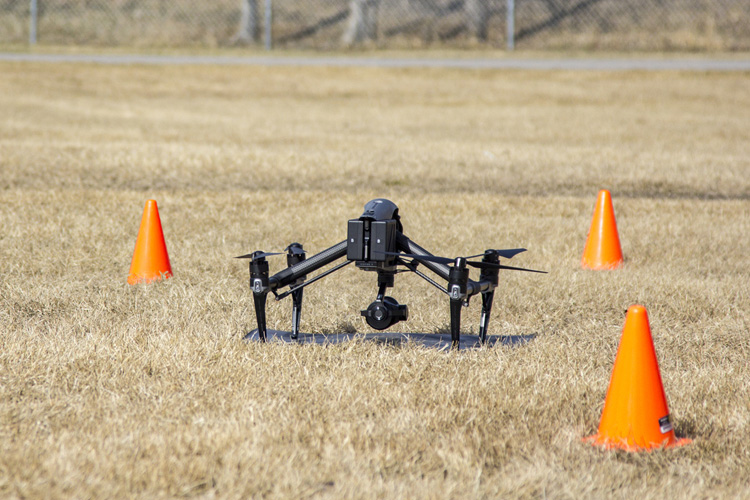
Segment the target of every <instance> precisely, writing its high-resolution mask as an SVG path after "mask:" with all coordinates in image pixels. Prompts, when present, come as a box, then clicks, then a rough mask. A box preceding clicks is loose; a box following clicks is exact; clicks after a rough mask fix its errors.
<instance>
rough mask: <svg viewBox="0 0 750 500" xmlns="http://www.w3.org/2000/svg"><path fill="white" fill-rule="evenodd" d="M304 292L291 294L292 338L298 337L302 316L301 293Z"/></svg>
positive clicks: (296, 291) (299, 291) (298, 291)
mask: <svg viewBox="0 0 750 500" xmlns="http://www.w3.org/2000/svg"><path fill="white" fill-rule="evenodd" d="M303 291H304V290H301V289H300V290H295V291H294V292H292V338H293V339H296V338H297V337H299V322H300V317H301V316H302V292H303Z"/></svg>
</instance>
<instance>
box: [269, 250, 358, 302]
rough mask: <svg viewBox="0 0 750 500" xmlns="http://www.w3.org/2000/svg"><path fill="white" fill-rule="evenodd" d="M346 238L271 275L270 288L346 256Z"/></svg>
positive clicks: (292, 281)
mask: <svg viewBox="0 0 750 500" xmlns="http://www.w3.org/2000/svg"><path fill="white" fill-rule="evenodd" d="M346 245H347V242H346V240H344V241H342V242H341V243H338V244H337V245H334V246H332V247H331V248H328V249H326V250H323V251H322V252H320V253H318V254H315V255H313V256H312V257H310V258H309V259H305V260H303V261H302V262H299V263H297V264H294V265H292V266H289V267H287V268H286V269H284V270H283V271H279V272H278V273H276V274H274V275H273V276H271V278H270V279H269V286H270V288H271V289H272V290H276V289H277V288H281V287H284V286H287V285H291V284H292V283H294V282H295V281H297V280H298V279H299V278H301V277H303V276H305V275H307V274H309V273H311V272H313V271H316V270H318V269H320V268H321V267H323V266H325V265H328V264H330V263H331V262H333V261H334V260H336V259H340V258H341V257H344V256H346Z"/></svg>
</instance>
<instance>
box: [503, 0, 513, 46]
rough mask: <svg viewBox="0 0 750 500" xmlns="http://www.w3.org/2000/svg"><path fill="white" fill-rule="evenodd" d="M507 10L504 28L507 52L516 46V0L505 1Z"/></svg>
mask: <svg viewBox="0 0 750 500" xmlns="http://www.w3.org/2000/svg"><path fill="white" fill-rule="evenodd" d="M507 1H508V3H507V5H508V8H507V12H506V14H505V26H506V28H507V38H508V50H513V49H514V48H515V46H516V41H515V36H516V0H507Z"/></svg>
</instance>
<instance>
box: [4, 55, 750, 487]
mask: <svg viewBox="0 0 750 500" xmlns="http://www.w3.org/2000/svg"><path fill="white" fill-rule="evenodd" d="M749 130H750V77H749V76H748V75H747V74H740V73H735V74H721V73H713V74H700V73H676V72H662V73H660V72H650V73H637V72H634V73H626V72H622V73H598V72H523V71H497V72H495V71H475V72H474V71H461V70H437V69H435V70H424V69H422V70H407V69H399V70H384V69H324V68H317V69H316V68H307V69H299V68H261V67H221V68H213V67H189V66H185V67H137V66H136V67H117V66H106V67H105V66H95V65H65V64H21V63H2V64H0V174H1V175H0V224H1V227H2V231H0V275H1V276H2V280H1V281H0V325H2V327H1V328H2V333H1V334H0V497H4V498H42V497H43V498H60V497H73V498H122V497H139V498H174V497H197V498H214V497H219V498H248V497H258V498H261V497H262V498H393V497H397V498H504V497H520V498H542V497H544V498H610V497H614V498H639V499H652V498H653V499H656V498H666V497H682V498H750V486H748V484H749V483H748V477H749V476H750V362H749V360H750V332H749V329H750V284H749V283H750V257H749V255H750V140H748V139H749V136H748V131H749ZM604 188H606V189H609V190H610V191H611V192H612V196H613V200H614V204H615V211H616V215H617V221H618V228H619V232H620V238H621V241H622V247H623V252H624V254H625V258H626V262H625V264H624V266H623V267H622V268H621V269H619V270H617V271H613V272H593V271H584V270H582V269H581V268H580V258H581V253H582V251H583V243H584V241H585V238H586V233H587V230H588V225H589V223H590V218H591V212H592V209H593V206H594V202H595V199H596V195H597V192H598V191H599V190H600V189H604ZM375 197H386V198H389V199H391V200H393V201H394V202H395V203H396V204H397V205H398V206H399V208H400V212H401V215H402V220H403V224H404V229H405V233H406V234H407V235H408V236H409V237H411V238H412V239H414V240H415V241H417V242H418V243H420V244H421V245H422V246H424V247H426V248H428V249H430V250H431V251H433V252H435V253H438V254H442V255H449V256H452V255H457V254H464V255H466V254H469V253H479V252H481V251H483V250H484V249H485V248H513V247H516V246H524V247H526V248H528V250H529V251H528V252H526V253H523V254H521V255H519V256H517V257H515V258H514V259H513V261H512V262H511V263H512V264H514V265H518V266H524V267H531V268H536V269H545V270H548V271H550V273H549V274H547V275H535V274H530V273H515V272H506V273H504V274H501V285H500V288H499V289H498V291H497V293H496V303H495V309H494V311H493V318H492V322H491V325H490V332H491V333H494V334H513V335H535V338H534V339H533V340H532V341H531V342H529V343H527V344H525V345H521V346H516V347H508V346H498V347H496V348H492V349H483V350H474V351H466V352H460V353H446V352H438V351H436V350H429V349H424V348H421V347H417V346H414V345H406V346H404V347H401V348H395V347H389V346H383V345H377V344H373V343H365V342H353V343H349V344H342V345H336V346H327V347H326V346H290V345H280V344H268V345H261V344H255V343H251V344H247V343H244V342H242V341H241V338H242V336H243V334H244V333H245V332H247V331H248V330H250V329H251V328H253V327H254V317H253V306H252V297H251V295H250V292H249V289H248V284H247V281H248V280H247V278H248V276H247V263H246V262H245V261H237V260H234V259H233V258H232V257H233V256H236V255H240V254H243V253H247V252H250V251H253V250H256V249H264V250H267V251H274V250H279V249H283V248H284V247H285V246H286V245H287V244H289V243H291V242H293V241H299V242H302V243H303V244H304V245H305V248H306V249H308V251H310V252H315V251H319V250H322V249H324V248H327V247H328V246H330V245H333V244H334V243H337V242H339V241H341V240H343V239H344V237H345V233H346V223H345V221H346V220H347V219H349V218H355V217H358V216H359V215H360V214H361V212H362V207H363V205H364V204H365V203H366V202H367V201H368V200H370V199H372V198H375ZM149 198H154V199H156V200H157V201H158V203H159V209H160V213H161V219H162V224H163V227H164V232H165V237H166V240H167V246H168V248H169V252H170V257H171V262H172V268H173V271H174V277H173V278H172V279H169V280H166V281H164V282H159V283H155V284H151V285H138V286H129V285H127V283H126V278H127V274H128V268H129V265H130V258H131V256H132V252H133V247H134V244H135V237H136V234H137V231H138V224H139V223H140V217H141V213H142V210H143V205H144V202H145V201H146V200H147V199H149ZM283 262H284V259H283V258H282V259H280V260H278V261H271V265H272V270H280V269H281V268H282V266H283V265H284V264H283ZM274 266H275V267H274ZM375 292H376V287H375V275H374V274H370V273H364V272H361V271H357V270H355V269H354V267H353V266H352V267H349V268H347V269H345V270H343V271H340V273H339V274H338V275H337V276H334V277H329V278H326V279H324V280H323V281H322V282H320V283H318V284H315V285H313V286H311V287H310V288H308V289H307V291H306V292H305V306H304V311H303V317H302V326H303V330H306V331H312V332H336V331H342V330H347V331H351V330H355V331H358V332H367V331H370V330H369V328H368V327H367V325H366V324H365V323H364V322H363V319H362V318H361V317H360V316H359V310H360V309H363V308H365V307H366V306H367V305H368V304H369V303H370V302H371V301H372V300H373V299H374V297H375ZM392 295H393V296H394V297H396V298H397V299H398V300H399V302H402V303H407V304H409V307H410V313H411V317H410V319H409V321H408V322H407V323H402V324H399V325H398V326H397V327H396V328H398V329H403V330H405V331H414V332H417V331H427V332H433V331H439V330H443V329H445V328H446V327H447V326H448V324H449V315H448V304H447V300H446V299H445V297H443V296H441V295H440V294H439V292H438V291H437V290H435V289H434V288H432V287H430V286H429V285H427V284H426V283H423V282H422V280H420V279H419V278H418V277H416V276H414V275H401V276H399V277H398V279H397V281H396V287H395V288H394V289H393V291H392ZM636 303H641V304H643V305H645V306H646V308H647V309H648V311H649V316H650V319H651V328H652V332H653V337H654V343H655V347H656V351H657V355H658V358H659V362H660V367H661V372H662V378H663V380H664V386H665V391H666V394H667V397H668V401H669V406H670V410H671V413H672V416H673V421H674V422H675V428H676V431H677V434H678V435H680V436H687V437H691V438H693V439H694V443H693V444H692V445H690V446H686V447H683V448H679V449H674V450H662V451H655V452H652V453H643V454H630V453H625V452H612V451H609V452H608V451H603V450H601V449H597V448H593V447H591V446H589V445H588V444H585V443H583V442H582V440H581V438H582V437H584V436H586V435H589V434H592V433H593V432H594V431H595V430H596V428H597V425H598V422H599V416H600V414H601V410H602V406H603V404H604V397H605V392H606V389H607V384H608V381H609V376H610V373H611V370H612V363H613V361H614V356H615V352H616V349H617V345H618V341H619V338H620V334H621V331H622V325H623V322H624V311H625V310H626V309H627V307H628V306H630V305H632V304H636ZM290 309H291V304H290V299H286V300H285V301H284V302H279V303H274V302H271V303H270V304H269V308H268V312H269V327H271V328H284V329H288V328H289V326H290ZM478 316H479V304H478V301H477V300H475V301H473V303H472V304H471V307H470V308H469V309H468V310H466V312H465V314H464V317H465V319H466V320H465V331H467V332H469V331H472V332H476V330H477V328H478ZM401 327H403V328H401Z"/></svg>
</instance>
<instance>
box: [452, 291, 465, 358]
mask: <svg viewBox="0 0 750 500" xmlns="http://www.w3.org/2000/svg"><path fill="white" fill-rule="evenodd" d="M462 307H463V301H462V300H455V299H451V349H458V346H459V342H460V339H461V308H462Z"/></svg>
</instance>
